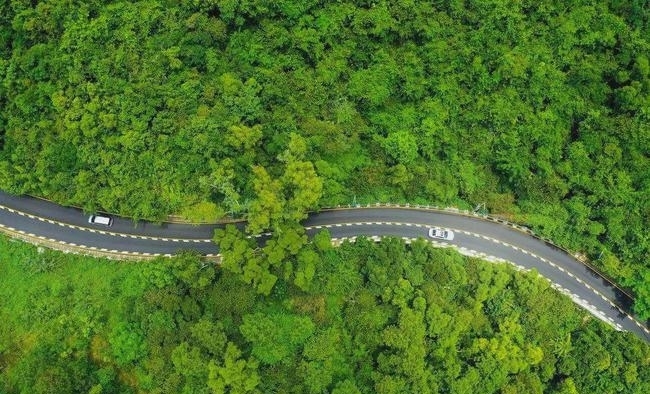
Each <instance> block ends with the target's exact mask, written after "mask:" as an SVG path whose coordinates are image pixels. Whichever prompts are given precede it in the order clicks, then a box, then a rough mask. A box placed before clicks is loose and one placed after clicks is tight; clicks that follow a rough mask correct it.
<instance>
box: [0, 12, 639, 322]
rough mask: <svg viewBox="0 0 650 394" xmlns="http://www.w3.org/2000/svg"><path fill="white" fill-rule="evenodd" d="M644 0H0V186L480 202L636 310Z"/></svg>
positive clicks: (196, 209) (160, 209)
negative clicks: (576, 263) (603, 277)
mask: <svg viewBox="0 0 650 394" xmlns="http://www.w3.org/2000/svg"><path fill="white" fill-rule="evenodd" d="M649 18H650V10H649V9H648V5H647V2H644V1H636V0H630V1H619V0H616V1H614V0H612V1H602V0H572V1H567V0H561V1H560V0H542V1H524V0H490V1H473V0H470V1H444V0H441V1H430V2H429V1H413V0H402V1H314V0H310V1H305V0H283V1H263V0H259V1H256V0H241V1H237V0H229V1H227V0H223V1H221V0H215V1H208V0H206V1H201V0H196V1H172V0H169V1H154V0H149V1H134V2H123V1H99V0H95V1H75V0H71V1H63V0H51V1H27V0H12V1H5V2H2V4H1V5H0V52H1V56H0V79H1V80H2V84H0V187H1V188H2V189H4V190H8V191H11V192H14V193H32V194H36V195H40V196H45V197H48V198H52V199H54V200H56V201H58V202H61V203H65V204H75V205H80V206H83V207H85V208H86V209H88V210H94V209H100V208H101V209H104V210H107V211H110V212H115V213H120V214H124V215H129V216H134V217H138V218H142V217H144V218H159V219H160V218H163V217H165V215H167V214H182V215H185V216H188V217H190V218H193V219H208V220H213V219H216V218H218V217H221V216H223V215H225V214H230V215H248V217H249V218H250V219H251V222H252V225H251V227H250V230H251V231H260V230H261V229H262V228H265V227H269V226H271V227H272V226H274V223H277V222H282V221H285V220H296V219H300V218H301V217H303V215H304V211H305V210H306V209H309V208H316V207H318V206H325V205H332V204H339V203H350V202H352V201H359V202H375V201H377V200H380V201H397V200H401V201H409V202H427V203H437V204H441V205H444V204H461V205H466V206H472V207H473V206H475V205H477V204H481V203H485V204H486V206H487V208H488V209H489V210H490V211H491V212H493V213H499V214H506V215H511V216H513V217H515V218H516V219H517V220H521V221H523V222H526V223H528V224H530V225H532V226H533V227H534V228H535V229H536V230H538V231H540V232H542V233H543V234H544V235H546V236H549V237H551V238H552V239H554V240H555V241H556V242H559V243H561V244H563V245H564V246H567V247H569V248H572V249H575V250H583V251H586V252H588V253H590V254H591V255H592V256H594V257H599V258H598V261H596V264H598V265H599V266H600V267H601V268H602V269H604V270H605V271H606V272H608V273H609V274H610V275H613V276H615V277H616V278H617V279H618V280H619V281H621V282H622V284H623V285H625V286H630V287H632V288H634V290H635V291H636V294H637V297H638V302H637V305H636V308H637V311H638V312H639V313H641V314H642V315H643V316H645V317H650V265H649V264H650V263H649V262H650V258H649V257H650V237H648V230H647V229H648V228H650V170H649V169H650V159H649V152H650V62H649V56H650V55H649V54H650V44H649V42H648V37H650V20H649Z"/></svg>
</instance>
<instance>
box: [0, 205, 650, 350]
mask: <svg viewBox="0 0 650 394" xmlns="http://www.w3.org/2000/svg"><path fill="white" fill-rule="evenodd" d="M87 218H88V216H87V215H85V214H84V213H83V212H81V211H80V210H78V209H75V208H67V207H61V206H59V205H56V204H53V203H51V202H48V201H44V200H40V199H35V198H31V197H24V196H20V197H18V196H12V195H10V194H7V193H4V192H0V227H3V228H4V229H5V230H9V231H10V232H20V233H21V234H25V235H28V236H30V237H32V238H40V239H43V240H48V241H49V242H58V243H62V244H70V245H72V246H76V247H80V246H81V247H85V248H88V249H95V250H103V251H115V252H121V253H136V254H140V255H166V254H174V253H177V252H179V251H180V250H185V249H192V250H197V251H199V252H200V253H202V254H206V255H214V254H217V253H218V248H217V247H216V245H214V243H212V242H211V238H212V236H213V234H214V230H215V229H216V228H219V227H221V226H219V225H199V226H194V225H187V224H172V223H163V224H153V223H148V222H142V221H141V222H137V223H134V222H133V221H132V220H129V219H124V218H115V219H114V223H113V226H111V227H104V226H99V225H91V224H89V223H88V221H87ZM239 226H243V224H241V223H240V224H239ZM304 226H305V227H306V228H307V232H308V234H314V233H315V232H317V231H318V230H319V229H322V228H327V229H329V231H330V233H331V235H332V237H333V238H337V239H344V238H354V237H357V236H361V235H365V236H398V237H403V238H407V239H415V238H418V237H425V238H426V236H427V228H428V227H431V226H439V227H445V228H448V229H452V230H454V231H455V232H456V237H455V238H454V240H453V241H449V242H448V245H447V246H451V247H455V248H457V249H459V250H460V251H461V252H462V253H465V254H471V255H478V256H483V257H486V258H488V259H491V258H497V259H502V260H506V261H509V262H513V263H516V265H518V266H519V267H520V268H524V269H535V270H537V271H538V272H539V273H540V274H541V275H542V276H544V277H545V278H547V279H549V280H550V281H551V282H552V283H553V284H554V287H557V288H559V289H560V290H561V291H563V292H564V293H567V294H569V295H570V296H571V298H572V299H573V300H574V301H575V302H576V303H578V304H579V305H580V306H582V307H583V308H585V309H587V310H589V311H590V312H591V313H592V314H594V315H595V316H597V317H599V318H600V319H602V320H604V321H606V322H608V323H609V324H610V325H612V326H614V327H615V328H616V329H618V330H625V331H631V332H633V333H635V334H636V335H638V336H639V337H640V338H642V339H644V340H645V341H646V342H648V343H650V331H649V330H648V327H647V326H645V325H643V324H642V323H640V322H639V321H637V320H635V319H634V318H632V317H631V316H630V315H628V314H627V313H626V312H625V311H629V310H630V306H631V302H632V300H630V298H629V297H628V296H627V295H625V294H624V293H623V292H621V291H620V290H618V289H617V288H615V287H614V286H612V285H611V284H610V283H609V282H608V281H607V280H605V279H604V278H602V277H601V276H600V275H599V274H597V273H596V272H594V271H592V270H590V269H589V268H588V267H586V266H585V265H583V264H582V263H580V262H579V261H577V260H576V259H574V258H573V257H572V256H570V255H568V254H566V253H565V252H563V251H562V250H559V249H557V248H556V247H554V246H553V245H550V244H548V243H546V242H544V241H542V240H539V239H537V238H535V237H532V236H530V235H529V234H526V233H524V232H522V231H519V230H516V229H513V228H512V227H509V226H506V225H503V224H499V223H494V222H490V221H486V220H482V219H480V218H476V217H468V216H462V215H457V214H453V213H449V212H442V211H435V210H422V209H405V208H354V209H340V210H328V211H323V212H320V213H316V214H312V215H310V217H309V218H308V219H307V220H305V221H304ZM443 246H444V245H443Z"/></svg>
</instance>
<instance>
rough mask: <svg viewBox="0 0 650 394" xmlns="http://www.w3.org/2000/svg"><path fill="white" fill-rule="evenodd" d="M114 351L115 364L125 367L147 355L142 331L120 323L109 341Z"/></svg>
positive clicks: (132, 325) (131, 325) (133, 326)
mask: <svg viewBox="0 0 650 394" xmlns="http://www.w3.org/2000/svg"><path fill="white" fill-rule="evenodd" d="M108 341H109V343H110V344H111V348H112V350H113V357H114V358H115V362H116V363H117V364H118V365H120V366H122V367H124V366H127V365H129V364H132V363H134V362H136V361H138V360H140V359H141V358H142V357H144V356H145V355H146V354H147V345H146V344H145V338H144V335H143V333H142V330H140V329H139V328H137V326H136V325H135V324H129V323H126V322H121V323H119V324H118V325H117V326H116V327H115V328H114V329H113V332H112V333H111V336H110V338H109V339H108Z"/></svg>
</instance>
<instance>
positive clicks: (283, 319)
mask: <svg viewBox="0 0 650 394" xmlns="http://www.w3.org/2000/svg"><path fill="white" fill-rule="evenodd" d="M239 329H240V331H241V333H242V335H243V336H244V338H246V340H247V341H248V342H250V343H251V345H252V348H253V350H252V354H253V356H255V357H256V358H257V359H258V360H260V361H261V362H263V363H265V364H269V365H275V364H277V363H280V362H283V361H284V362H288V361H289V360H288V358H289V357H290V356H292V355H293V354H294V353H295V352H296V351H297V350H298V349H299V348H300V347H301V346H302V345H303V344H304V343H305V341H306V340H307V339H308V338H309V337H310V336H311V335H312V334H313V333H314V330H315V326H314V323H312V321H311V320H310V319H309V318H308V317H302V316H297V315H291V314H286V313H276V314H263V313H255V314H252V315H246V316H244V319H243V324H242V325H241V326H240V327H239Z"/></svg>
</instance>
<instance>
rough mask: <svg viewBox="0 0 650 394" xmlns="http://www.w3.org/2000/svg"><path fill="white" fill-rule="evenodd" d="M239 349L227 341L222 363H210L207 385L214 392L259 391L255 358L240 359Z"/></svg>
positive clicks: (240, 392)
mask: <svg viewBox="0 0 650 394" xmlns="http://www.w3.org/2000/svg"><path fill="white" fill-rule="evenodd" d="M241 355H242V353H241V351H240V350H239V349H238V348H237V346H236V345H235V344H234V343H232V342H229V343H228V345H227V346H226V352H225V354H224V355H223V365H216V364H214V363H210V365H209V366H208V368H209V370H210V375H209V378H208V381H207V384H208V387H210V388H211V389H212V392H213V393H215V394H221V393H230V394H245V393H259V392H260V391H259V390H257V389H256V387H257V386H258V385H259V383H260V377H259V375H258V372H257V366H258V363H257V361H256V360H255V359H249V360H245V359H241Z"/></svg>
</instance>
